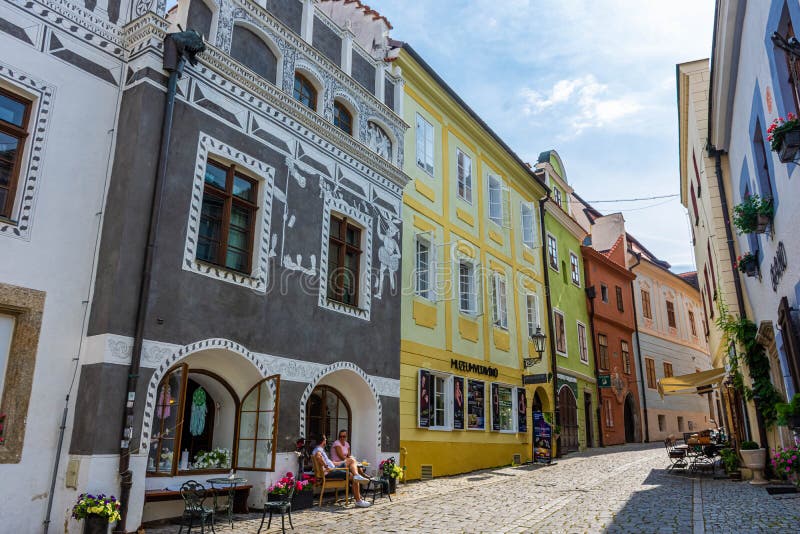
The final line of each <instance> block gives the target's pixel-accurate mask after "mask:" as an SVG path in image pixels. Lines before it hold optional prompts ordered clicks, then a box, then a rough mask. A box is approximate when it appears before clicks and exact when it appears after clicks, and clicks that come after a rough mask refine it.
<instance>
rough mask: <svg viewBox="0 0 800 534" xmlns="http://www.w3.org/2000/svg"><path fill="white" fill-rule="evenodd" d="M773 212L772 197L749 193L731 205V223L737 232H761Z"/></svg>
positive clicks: (770, 219)
mask: <svg viewBox="0 0 800 534" xmlns="http://www.w3.org/2000/svg"><path fill="white" fill-rule="evenodd" d="M774 213H775V210H774V208H773V207H772V199H770V198H764V199H762V198H761V197H759V196H758V195H749V196H746V197H745V198H744V200H742V202H741V203H740V204H737V205H736V206H734V207H733V225H734V226H735V227H736V230H737V232H738V233H739V234H752V233H757V234H763V233H764V232H766V231H767V226H769V223H770V222H772V217H773V215H774Z"/></svg>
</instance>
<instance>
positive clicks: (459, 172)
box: [456, 148, 472, 204]
mask: <svg viewBox="0 0 800 534" xmlns="http://www.w3.org/2000/svg"><path fill="white" fill-rule="evenodd" d="M462 159H463V160H465V161H466V163H467V165H462V164H461V161H462ZM465 167H466V169H465ZM465 170H466V172H464V171H465ZM462 186H463V189H464V195H462V194H461V188H462ZM456 195H458V198H460V199H461V200H463V201H464V202H468V203H469V204H472V158H471V157H469V156H468V155H467V153H466V152H464V151H462V150H461V149H460V148H456Z"/></svg>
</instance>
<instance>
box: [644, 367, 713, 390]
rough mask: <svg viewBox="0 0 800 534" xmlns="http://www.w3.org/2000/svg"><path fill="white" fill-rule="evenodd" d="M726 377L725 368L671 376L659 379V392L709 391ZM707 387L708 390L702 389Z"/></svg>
mask: <svg viewBox="0 0 800 534" xmlns="http://www.w3.org/2000/svg"><path fill="white" fill-rule="evenodd" d="M723 378H725V369H724V368H718V369H711V370H709V371H700V372H699V373H689V374H688V375H680V376H670V377H669V378H662V379H661V380H659V381H658V394H659V395H661V397H664V395H689V394H693V393H707V392H708V391H711V388H712V387H713V385H715V384H719V383H720V382H722V379H723ZM703 389H705V390H706V391H702V390H703Z"/></svg>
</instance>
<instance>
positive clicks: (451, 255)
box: [397, 45, 552, 479]
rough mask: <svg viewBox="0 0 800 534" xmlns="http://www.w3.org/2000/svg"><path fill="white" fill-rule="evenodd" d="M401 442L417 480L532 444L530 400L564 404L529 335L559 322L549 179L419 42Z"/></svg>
mask: <svg viewBox="0 0 800 534" xmlns="http://www.w3.org/2000/svg"><path fill="white" fill-rule="evenodd" d="M397 64H398V65H399V66H400V67H401V69H402V72H403V76H404V79H405V90H404V95H405V96H404V101H403V112H402V114H403V118H404V119H405V121H406V122H407V123H408V124H410V125H411V128H410V129H409V130H408V132H407V133H406V138H405V147H404V148H405V153H406V157H405V162H406V163H405V169H404V170H405V172H406V173H407V174H408V175H409V176H410V177H411V178H412V181H411V182H410V183H409V184H408V186H407V187H406V189H405V192H404V206H403V222H404V229H405V230H404V232H403V243H402V252H403V269H402V272H403V289H404V290H403V297H402V317H403V319H402V329H401V338H402V345H401V357H400V367H401V369H400V375H401V378H400V380H401V382H400V387H401V392H400V445H401V451H405V455H404V456H403V463H404V465H405V466H406V469H407V477H408V478H411V479H417V478H421V477H428V476H442V475H449V474H454V473H460V472H466V471H471V470H474V469H480V468H485V467H493V466H498V465H508V464H510V463H512V462H520V461H526V460H530V459H531V456H532V452H531V451H532V448H531V445H532V439H531V432H532V426H533V425H532V421H531V410H532V408H533V406H534V403H536V407H537V409H540V410H542V411H544V412H547V411H550V410H552V384H550V383H540V384H536V385H528V386H524V385H523V383H522V375H523V372H525V373H526V374H538V375H539V378H540V379H544V380H547V377H548V372H549V370H550V369H549V361H550V356H549V353H548V352H545V353H544V355H543V356H544V357H543V358H542V360H541V361H539V362H537V363H536V364H534V365H533V367H531V368H528V369H524V366H523V359H524V358H538V357H539V354H538V353H537V352H536V350H535V347H534V344H533V342H532V341H531V338H530V334H532V333H535V332H536V327H537V326H541V329H542V331H543V332H547V324H546V322H545V321H546V318H547V313H546V311H545V310H546V305H545V300H544V299H545V295H544V292H543V283H542V279H543V278H542V276H543V274H542V249H541V242H542V239H541V228H542V227H541V224H540V218H539V200H540V199H541V198H543V197H544V196H546V192H547V189H546V187H545V186H544V184H543V183H541V182H540V181H539V179H538V178H536V176H535V175H534V174H533V171H532V170H531V169H530V167H529V166H528V165H527V164H526V163H524V162H522V161H521V160H520V159H519V158H518V157H517V156H516V155H515V154H514V153H513V152H512V151H511V150H510V149H509V148H508V147H507V146H506V145H505V144H504V143H503V142H502V140H500V138H499V137H498V136H497V135H496V134H495V133H494V132H492V131H491V129H489V127H488V126H487V125H486V124H485V123H483V121H482V120H481V119H480V118H479V117H478V116H477V115H476V114H475V113H474V112H473V111H472V110H471V109H470V108H469V107H468V106H467V105H466V104H465V103H464V102H462V101H461V100H460V98H459V97H458V96H457V95H456V94H455V93H454V91H453V90H452V89H451V88H450V87H448V86H447V84H446V83H445V82H444V81H442V80H441V79H440V78H439V77H438V75H437V74H436V73H435V72H434V71H433V69H432V68H431V67H430V66H428V65H427V64H426V63H425V62H424V61H423V60H422V59H421V58H420V57H419V56H418V55H417V54H416V52H415V51H414V50H413V49H412V48H410V47H408V46H407V45H406V47H405V48H404V49H403V50H402V52H401V53H400V56H399V58H398V60H397Z"/></svg>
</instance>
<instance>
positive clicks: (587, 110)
mask: <svg viewBox="0 0 800 534" xmlns="http://www.w3.org/2000/svg"><path fill="white" fill-rule="evenodd" d="M520 96H521V97H522V100H523V102H522V111H523V113H525V114H526V115H529V116H530V115H538V114H541V113H545V112H548V111H550V112H552V113H556V114H557V115H558V116H559V117H562V118H566V124H565V126H566V127H567V128H568V131H569V133H570V134H571V135H572V136H576V135H579V134H580V133H582V132H583V131H585V130H587V129H589V128H603V127H606V126H610V125H614V124H617V123H619V122H621V121H623V120H626V119H628V118H629V117H630V116H632V115H635V114H637V113H639V112H640V111H641V110H642V108H643V107H644V104H643V103H642V101H641V100H642V97H640V96H638V95H635V94H632V93H629V94H625V95H622V96H616V97H615V96H610V95H609V88H608V85H606V84H603V83H600V82H598V81H597V79H596V78H595V77H594V76H593V75H591V74H587V75H585V76H583V77H580V78H574V79H568V80H559V81H557V82H556V83H555V84H554V85H553V87H552V88H551V89H550V90H548V91H546V92H545V93H542V92H540V91H537V90H535V89H531V88H527V87H526V88H523V89H522V90H521V91H520ZM551 108H556V109H551Z"/></svg>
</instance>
